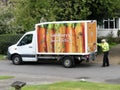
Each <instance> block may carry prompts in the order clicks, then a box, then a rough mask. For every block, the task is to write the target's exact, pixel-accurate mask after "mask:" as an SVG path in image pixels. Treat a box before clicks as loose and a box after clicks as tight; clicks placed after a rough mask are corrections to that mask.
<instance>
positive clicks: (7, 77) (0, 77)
mask: <svg viewBox="0 0 120 90" xmlns="http://www.w3.org/2000/svg"><path fill="white" fill-rule="evenodd" d="M11 78H14V76H0V80H4V79H11Z"/></svg>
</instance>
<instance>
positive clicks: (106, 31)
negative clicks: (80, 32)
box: [97, 28, 118, 37]
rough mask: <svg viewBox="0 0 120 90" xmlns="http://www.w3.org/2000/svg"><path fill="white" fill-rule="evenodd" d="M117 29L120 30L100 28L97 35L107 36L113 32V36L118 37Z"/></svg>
mask: <svg viewBox="0 0 120 90" xmlns="http://www.w3.org/2000/svg"><path fill="white" fill-rule="evenodd" d="M117 31H118V29H99V28H98V31H97V36H98V37H101V36H107V35H109V34H110V33H111V32H112V34H113V37H117Z"/></svg>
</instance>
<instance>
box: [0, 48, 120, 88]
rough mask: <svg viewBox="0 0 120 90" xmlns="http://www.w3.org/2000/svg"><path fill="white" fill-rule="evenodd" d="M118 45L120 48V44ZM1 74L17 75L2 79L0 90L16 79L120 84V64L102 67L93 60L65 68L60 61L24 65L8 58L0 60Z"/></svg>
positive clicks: (28, 81) (37, 82)
mask: <svg viewBox="0 0 120 90" xmlns="http://www.w3.org/2000/svg"><path fill="white" fill-rule="evenodd" d="M116 47H118V48H119V46H116ZM118 50H120V49H118ZM111 54H112V53H111ZM115 55H116V54H115ZM115 55H114V56H115ZM115 58H116V57H115ZM99 59H101V57H97V61H98V62H100V60H99ZM110 59H114V58H110ZM119 59H120V56H118V57H117V58H116V60H118V61H119ZM1 75H10V76H15V78H13V79H9V80H0V90H9V88H10V85H11V83H13V82H14V81H24V82H26V83H27V84H46V83H53V82H60V81H71V80H73V81H80V80H81V79H85V80H87V81H92V82H104V83H114V84H120V65H118V64H117V65H116V64H111V65H110V67H105V68H103V67H101V63H96V62H93V61H92V62H89V63H82V64H79V65H77V66H76V67H74V68H64V67H62V66H61V65H60V64H58V63H26V64H24V65H13V64H12V63H11V62H10V61H8V60H2V61H0V76H1Z"/></svg>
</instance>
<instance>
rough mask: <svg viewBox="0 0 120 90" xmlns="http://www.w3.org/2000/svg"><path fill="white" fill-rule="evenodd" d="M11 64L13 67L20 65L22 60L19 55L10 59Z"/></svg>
mask: <svg viewBox="0 0 120 90" xmlns="http://www.w3.org/2000/svg"><path fill="white" fill-rule="evenodd" d="M12 62H13V64H15V65H20V64H21V63H22V58H21V56H20V55H14V56H13V57H12Z"/></svg>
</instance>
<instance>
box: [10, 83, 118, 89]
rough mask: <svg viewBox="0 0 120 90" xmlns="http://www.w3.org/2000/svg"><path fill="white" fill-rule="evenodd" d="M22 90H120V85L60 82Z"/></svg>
mask: <svg viewBox="0 0 120 90" xmlns="http://www.w3.org/2000/svg"><path fill="white" fill-rule="evenodd" d="M12 90H14V89H12ZM22 90H120V85H112V84H103V83H92V82H60V83H54V84H48V85H33V86H25V87H23V88H22Z"/></svg>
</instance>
